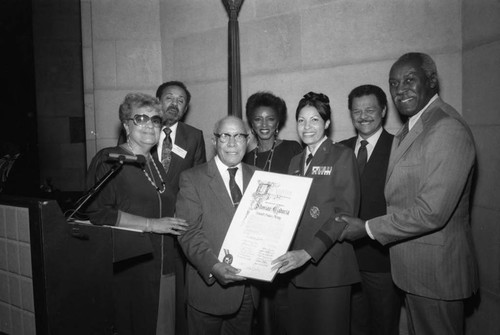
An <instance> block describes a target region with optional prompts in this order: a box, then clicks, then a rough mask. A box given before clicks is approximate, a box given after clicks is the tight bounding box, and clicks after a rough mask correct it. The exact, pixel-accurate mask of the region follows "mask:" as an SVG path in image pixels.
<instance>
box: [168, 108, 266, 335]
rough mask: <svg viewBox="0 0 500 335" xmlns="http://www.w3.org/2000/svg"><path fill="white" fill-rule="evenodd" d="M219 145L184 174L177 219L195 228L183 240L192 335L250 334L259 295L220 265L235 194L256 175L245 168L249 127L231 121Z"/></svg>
mask: <svg viewBox="0 0 500 335" xmlns="http://www.w3.org/2000/svg"><path fill="white" fill-rule="evenodd" d="M213 143H214V145H215V148H216V152H217V155H216V156H215V157H214V159H212V160H211V161H209V162H208V163H205V164H202V165H199V166H196V167H194V168H192V169H190V170H187V171H185V172H183V173H182V174H181V178H180V191H179V194H178V198H177V205H176V212H177V216H178V217H182V218H184V219H185V220H186V221H187V223H188V224H189V227H188V229H187V231H186V232H185V234H184V235H183V236H182V237H181V238H179V243H180V245H181V247H182V249H183V251H184V253H185V254H186V257H187V259H188V265H187V268H186V285H187V292H188V294H187V295H188V297H187V298H188V299H187V300H188V324H189V325H188V328H189V334H190V335H195V334H206V335H211V334H214V335H218V334H235V335H236V334H238V335H239V334H250V331H251V323H252V315H253V309H254V307H256V303H257V300H256V298H257V297H258V294H257V292H256V291H255V289H254V288H253V287H252V286H251V285H250V284H249V283H248V282H247V281H246V280H245V278H244V277H241V276H238V272H239V270H238V269H235V268H234V267H232V266H231V265H230V264H226V263H224V262H221V261H219V259H218V255H219V251H220V248H221V246H222V242H223V241H224V237H225V235H226V232H227V230H228V228H229V225H230V223H231V220H232V218H233V216H234V213H235V211H236V206H237V204H238V202H239V199H238V196H237V194H233V191H234V190H235V188H237V189H239V190H240V191H241V193H242V192H243V191H244V190H245V188H246V187H247V185H248V183H249V182H250V178H251V177H252V175H253V172H254V171H255V168H254V167H253V166H250V165H247V164H244V163H241V160H242V159H243V156H244V155H245V152H246V147H247V143H248V134H247V132H246V128H245V125H244V123H243V121H242V120H241V119H239V118H236V117H234V116H228V117H226V118H224V119H222V120H220V121H219V122H217V124H216V126H215V128H214V138H213ZM234 167H236V168H237V170H236V171H235V175H234V178H232V177H231V172H230V170H231V169H230V168H234ZM233 171H234V170H233ZM234 182H236V184H237V187H236V186H235V185H234Z"/></svg>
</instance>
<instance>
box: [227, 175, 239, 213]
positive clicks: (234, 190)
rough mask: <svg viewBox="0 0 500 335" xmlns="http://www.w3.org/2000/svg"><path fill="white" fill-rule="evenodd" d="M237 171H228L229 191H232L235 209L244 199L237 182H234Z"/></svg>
mask: <svg viewBox="0 0 500 335" xmlns="http://www.w3.org/2000/svg"><path fill="white" fill-rule="evenodd" d="M237 170H238V168H237V167H235V168H229V169H227V171H228V172H229V190H230V191H231V198H232V199H233V204H234V207H238V205H239V204H240V201H241V197H242V195H241V190H240V188H239V187H238V184H236V180H234V176H235V175H236V171H237Z"/></svg>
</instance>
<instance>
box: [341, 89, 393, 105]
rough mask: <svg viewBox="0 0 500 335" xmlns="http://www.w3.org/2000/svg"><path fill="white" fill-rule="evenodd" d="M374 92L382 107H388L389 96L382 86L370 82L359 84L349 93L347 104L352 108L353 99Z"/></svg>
mask: <svg viewBox="0 0 500 335" xmlns="http://www.w3.org/2000/svg"><path fill="white" fill-rule="evenodd" d="M372 94H373V95H374V96H375V98H377V101H378V105H379V106H380V108H381V109H382V110H384V108H386V107H387V96H386V95H385V93H384V91H383V90H382V89H381V88H380V87H378V86H375V85H370V84H367V85H361V86H358V87H356V88H354V89H353V90H352V91H351V93H349V96H348V97H347V106H348V107H349V110H352V101H353V100H354V98H361V97H364V96H367V95H372Z"/></svg>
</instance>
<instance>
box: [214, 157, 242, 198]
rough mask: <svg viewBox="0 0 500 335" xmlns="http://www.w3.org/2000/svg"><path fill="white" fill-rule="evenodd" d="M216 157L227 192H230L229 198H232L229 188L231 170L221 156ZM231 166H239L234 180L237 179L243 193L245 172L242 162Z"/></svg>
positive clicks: (216, 163)
mask: <svg viewBox="0 0 500 335" xmlns="http://www.w3.org/2000/svg"><path fill="white" fill-rule="evenodd" d="M214 159H215V165H217V169H219V173H220V175H221V177H222V180H223V181H224V185H225V186H226V190H227V194H229V198H231V189H230V188H229V171H227V169H229V166H227V165H225V164H224V163H222V161H221V160H220V158H219V156H215V158H214ZM231 167H237V168H238V170H237V171H236V176H235V177H234V180H235V181H236V184H237V185H238V187H239V188H240V190H241V193H242V194H243V172H242V171H241V163H239V164H238V165H235V166H231ZM231 199H232V198H231Z"/></svg>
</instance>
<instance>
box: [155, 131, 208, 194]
mask: <svg viewBox="0 0 500 335" xmlns="http://www.w3.org/2000/svg"><path fill="white" fill-rule="evenodd" d="M174 144H175V145H177V146H178V147H180V148H182V149H184V150H186V156H185V157H184V158H182V157H180V156H178V155H176V154H175V153H172V160H171V162H170V167H169V169H168V173H167V180H168V181H169V182H170V184H171V186H172V187H173V189H174V190H175V191H176V192H177V190H178V189H179V176H180V174H181V172H182V171H184V170H187V169H189V168H192V167H193V166H195V165H199V164H203V163H205V162H206V161H207V158H206V154H205V140H204V139H203V132H202V131H201V130H199V129H197V128H195V127H192V126H190V125H188V124H185V123H183V122H178V123H177V133H176V134H175V142H174ZM151 152H152V153H153V155H154V156H156V157H158V150H157V147H156V146H155V147H154V148H153V149H152V150H151ZM159 160H161V158H160V159H159Z"/></svg>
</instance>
